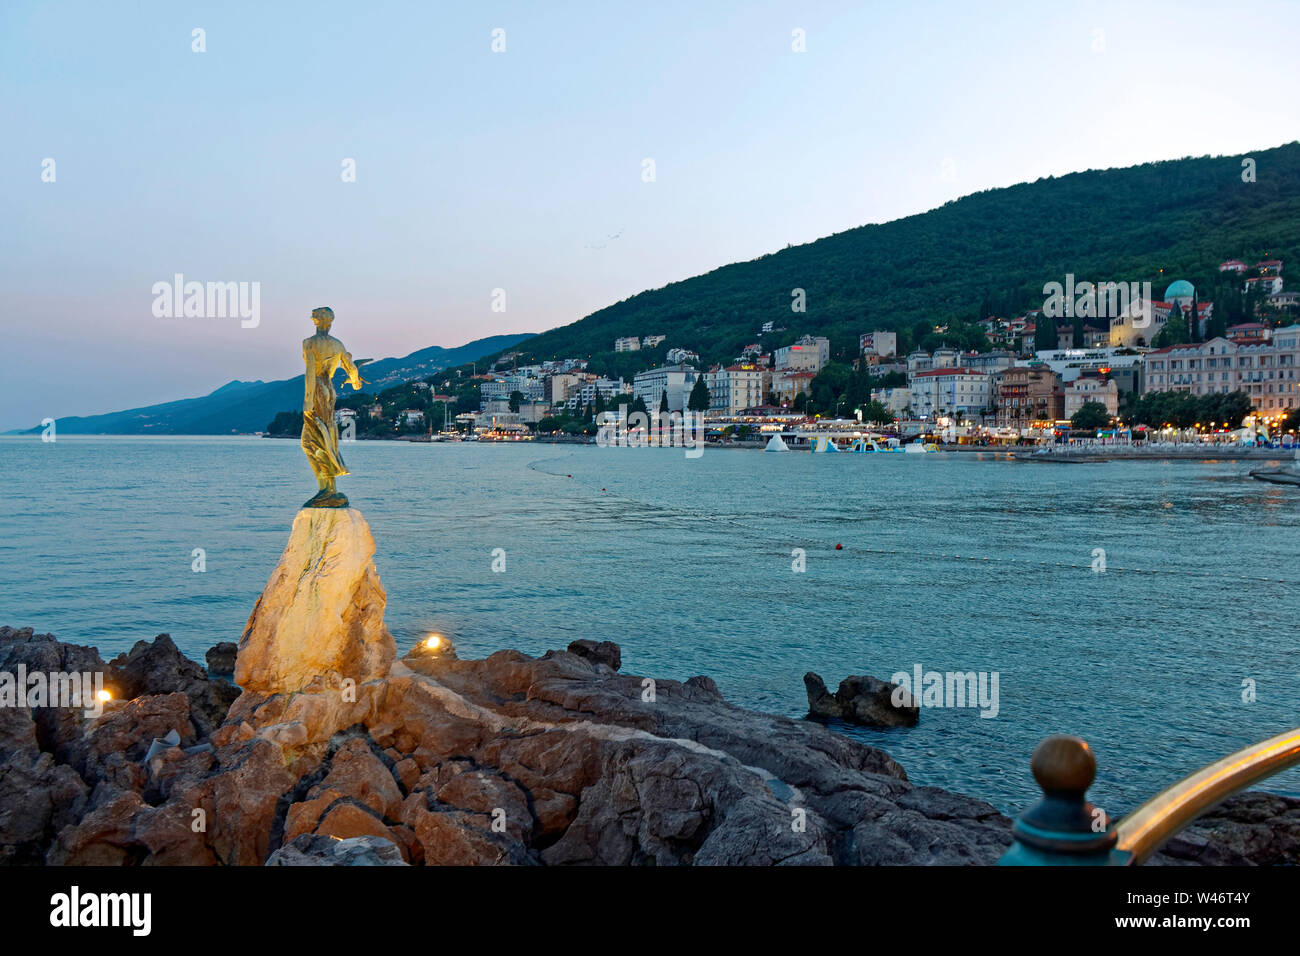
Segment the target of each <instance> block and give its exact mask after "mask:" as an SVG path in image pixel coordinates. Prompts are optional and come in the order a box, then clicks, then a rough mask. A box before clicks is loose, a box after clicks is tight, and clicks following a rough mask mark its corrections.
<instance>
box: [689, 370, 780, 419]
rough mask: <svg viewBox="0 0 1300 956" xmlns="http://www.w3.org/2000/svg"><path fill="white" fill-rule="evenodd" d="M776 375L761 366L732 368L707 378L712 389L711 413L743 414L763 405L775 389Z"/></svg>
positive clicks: (710, 392) (710, 398)
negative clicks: (774, 380) (774, 379)
mask: <svg viewBox="0 0 1300 956" xmlns="http://www.w3.org/2000/svg"><path fill="white" fill-rule="evenodd" d="M771 381H772V373H771V372H769V371H767V369H764V368H759V367H758V366H757V365H728V366H727V367H726V368H716V369H712V370H710V371H709V372H706V373H705V375H704V384H705V385H706V386H707V387H708V389H709V411H710V412H711V413H713V414H716V415H727V416H734V415H739V414H740V412H741V411H742V410H743V409H746V408H754V407H756V406H758V405H762V404H763V403H764V401H766V398H767V392H768V390H769V389H770V387H771Z"/></svg>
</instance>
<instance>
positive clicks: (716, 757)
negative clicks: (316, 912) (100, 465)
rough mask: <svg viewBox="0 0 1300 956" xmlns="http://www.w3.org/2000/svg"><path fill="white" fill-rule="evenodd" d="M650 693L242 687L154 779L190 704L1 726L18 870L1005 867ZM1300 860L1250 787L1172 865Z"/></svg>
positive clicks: (798, 731) (950, 799)
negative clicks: (354, 860)
mask: <svg viewBox="0 0 1300 956" xmlns="http://www.w3.org/2000/svg"><path fill="white" fill-rule="evenodd" d="M9 643H10V644H17V645H18V646H22V647H25V648H29V649H30V648H32V647H35V648H37V650H35V651H30V650H29V651H25V652H24V653H27V652H31V653H35V654H37V655H38V656H42V657H47V658H49V659H54V658H60V657H61V658H64V659H69V660H71V659H77V657H78V655H79V654H80V652H74V651H69V650H66V649H64V648H63V647H62V646H61V645H58V644H57V642H53V641H52V640H50V639H39V640H38V639H37V638H36V636H35V635H32V634H30V633H29V634H27V635H25V636H24V637H23V638H21V640H19V641H14V640H13V634H12V632H11V633H10V642H9ZM7 646H9V645H8V644H3V643H0V652H2V651H3V648H4V647H7ZM163 650H164V651H165V650H166V646H165V644H164V646H163ZM150 653H151V654H153V655H158V651H157V650H154V651H151V652H150ZM127 656H128V657H130V655H127ZM166 656H167V655H165V654H164V655H161V658H165V657H166ZM144 670H145V671H150V670H152V671H153V672H154V673H155V674H162V673H164V672H165V673H168V674H171V675H173V679H174V680H176V681H178V682H182V683H184V682H185V681H186V680H187V677H186V675H187V674H188V669H187V668H185V667H183V666H180V665H178V666H176V667H172V668H162V667H159V668H152V669H151V668H144ZM336 676H337V675H336ZM158 683H162V681H161V679H159V681H158ZM153 686H157V685H156V684H155V685H153ZM190 686H193V685H190ZM652 686H653V690H654V693H653V694H652V695H647V694H646V689H647V687H646V683H644V682H643V679H642V678H640V677H637V676H632V675H622V674H619V673H617V672H615V671H614V670H613V669H612V668H611V667H609V666H608V665H607V664H605V663H603V662H598V661H594V660H592V659H590V658H588V657H584V656H580V655H577V654H574V653H571V652H567V651H554V652H549V653H547V654H546V655H544V656H543V657H541V658H531V657H528V656H527V655H524V654H521V653H519V652H518V651H502V652H498V653H496V654H493V655H491V656H490V657H488V658H487V659H485V660H477V661H474V660H471V661H462V660H456V659H455V658H450V657H448V658H438V659H432V660H424V661H422V662H421V663H420V669H419V671H416V670H414V669H412V668H411V667H408V666H407V665H406V664H404V663H402V662H398V663H396V664H394V665H393V668H392V673H390V674H389V676H388V677H386V678H384V679H376V680H372V681H369V682H367V683H363V684H361V685H359V686H357V687H356V688H355V691H356V693H355V696H353V695H352V694H351V693H350V692H349V689H348V688H346V687H344V686H343V684H342V683H341V682H339V681H335V680H326V679H320V680H316V681H314V682H312V683H311V684H310V685H309V687H310V689H309V690H307V691H303V692H299V693H293V694H265V693H256V692H246V693H245V694H244V695H243V696H241V697H240V699H239V700H238V701H237V702H236V703H235V705H234V706H232V707H231V709H230V713H229V715H228V717H227V720H226V723H225V724H224V725H223V726H222V727H221V728H219V729H218V730H217V731H216V732H215V733H214V734H213V735H212V737H211V744H212V746H213V748H214V749H213V750H211V751H205V752H187V751H186V750H185V749H183V748H181V747H170V748H167V749H165V750H163V751H161V752H159V753H157V754H155V756H154V757H153V758H152V759H151V760H150V761H149V762H148V764H147V767H142V766H141V765H140V764H139V760H140V758H141V757H142V756H143V753H144V749H145V748H146V747H147V746H148V743H149V742H150V741H151V740H152V739H153V738H154V737H162V736H164V735H165V734H166V732H167V731H169V730H171V729H173V728H175V729H176V730H177V731H178V735H179V737H180V739H181V742H182V743H186V742H188V741H192V740H194V739H196V737H197V733H198V732H197V728H196V727H195V726H194V721H193V720H192V719H191V718H190V716H189V713H190V711H189V704H188V698H187V697H186V695H185V694H184V693H182V692H180V691H176V690H171V691H170V692H168V693H149V694H143V695H142V696H139V697H137V698H135V699H132V700H129V701H126V702H124V703H120V704H116V705H114V706H113V707H112V708H110V709H109V710H108V711H107V712H106V713H105V714H104V715H103V716H101V717H99V718H97V719H91V720H85V719H82V718H78V721H79V723H78V724H77V726H78V727H79V728H80V729H79V731H78V736H77V737H76V740H68V741H65V742H64V743H63V744H62V745H60V746H61V750H59V751H58V752H55V751H53V750H44V749H42V748H43V747H45V746H46V745H47V744H48V743H50V741H52V740H53V738H49V739H48V740H47V739H46V738H44V737H43V736H42V731H41V730H40V727H39V726H37V723H36V722H35V721H33V720H32V717H31V715H30V714H28V713H26V712H22V711H15V712H12V713H4V712H2V711H0V740H3V741H6V742H9V743H10V744H11V745H12V746H11V749H9V750H0V862H14V863H32V862H40V861H41V860H44V861H45V862H47V863H59V864H63V863H77V864H147V865H156V864H160V863H170V864H177V863H178V864H186V865H215V864H223V865H258V864H262V863H264V862H271V861H273V862H274V865H316V864H326V863H330V862H338V860H337V859H335V856H334V854H336V853H342V855H343V856H344V857H345V860H344V862H346V860H347V859H351V856H350V854H351V853H352V851H351V850H350V849H347V850H344V851H340V850H339V847H342V846H343V845H344V844H354V845H362V846H368V847H370V848H371V850H376V851H382V857H383V860H384V861H385V862H387V863H393V864H395V863H397V862H399V861H402V860H406V861H409V862H411V863H423V864H430V865H436V864H461V865H470V864H524V865H536V864H552V865H562V864H581V863H597V864H638V863H647V864H649V863H653V864H658V865H685V864H696V865H752V864H762V865H768V864H775V865H780V864H786V865H790V864H795V865H817V864H821V865H824V864H830V863H834V864H838V865H883V864H989V863H993V862H996V861H997V859H998V858H999V857H1000V856H1001V855H1002V853H1003V852H1004V850H1005V849H1006V848H1007V846H1008V845H1009V844H1010V840H1011V835H1010V821H1009V820H1008V819H1007V818H1006V817H1004V816H1003V815H1002V814H1000V813H999V812H998V811H997V810H996V809H995V808H993V807H992V806H990V805H989V804H987V803H985V802H983V801H981V800H975V799H972V798H970V797H966V796H963V795H961V794H956V793H951V792H948V791H945V790H941V789H938V788H935V787H918V786H915V785H913V784H912V783H910V782H909V781H908V780H907V776H906V774H905V773H904V772H903V769H902V768H901V767H900V766H899V765H898V764H897V763H895V762H894V761H893V760H892V759H891V758H890V757H889V756H888V755H887V754H885V753H883V752H882V751H880V750H878V749H876V748H873V747H869V746H865V745H863V744H860V743H858V742H855V741H852V740H849V739H847V738H845V737H843V736H841V735H838V734H835V733H832V732H830V731H829V730H828V729H826V728H825V727H822V726H820V725H819V724H817V723H815V722H809V721H796V720H789V719H787V718H784V717H777V716H772V715H766V714H758V713H754V712H751V711H747V710H743V709H741V708H739V707H735V706H733V705H731V704H728V703H727V702H726V701H725V700H724V699H723V698H722V695H721V694H720V693H719V692H718V691H717V688H716V686H714V685H713V682H712V681H710V680H708V679H707V678H703V677H697V678H692V679H691V680H689V681H687V682H685V683H679V682H677V681H672V680H656V681H654V682H652ZM157 689H158V690H164V689H165V688H163V687H157ZM197 692H198V693H202V689H201V688H200V689H199V690H198V691H197ZM67 726H68V727H71V726H73V725H72V724H68V725H67ZM60 753H62V754H63V755H64V756H66V757H67V758H68V759H67V760H65V759H64V758H63V757H61V756H60ZM200 823H201V824H202V825H200ZM356 840H361V841H367V842H364V843H362V844H356ZM371 841H373V842H371ZM1298 855H1300V801H1295V800H1289V799H1287V798H1284V797H1275V796H1272V795H1269V794H1257V793H1252V794H1245V795H1242V796H1239V797H1236V798H1233V800H1231V801H1228V802H1227V803H1225V804H1224V805H1222V806H1221V807H1220V808H1219V809H1218V810H1216V811H1215V812H1214V813H1212V814H1209V815H1207V816H1206V817H1205V818H1204V819H1203V820H1201V821H1198V822H1197V823H1196V824H1194V825H1193V826H1192V827H1191V828H1189V829H1188V830H1187V831H1185V832H1184V834H1182V835H1181V836H1180V837H1179V838H1178V839H1176V840H1175V841H1173V842H1171V843H1170V845H1169V846H1168V847H1167V848H1166V850H1165V852H1164V853H1162V854H1159V855H1158V856H1157V858H1156V859H1155V860H1153V862H1157V863H1189V862H1196V863H1210V862H1227V863H1243V862H1246V863H1249V862H1257V863H1288V862H1289V863H1296V862H1300V860H1298V859H1297V856H1298ZM359 856H360V857H363V858H365V857H367V853H360V854H359ZM268 858H270V859H269V860H268ZM372 862H373V861H372Z"/></svg>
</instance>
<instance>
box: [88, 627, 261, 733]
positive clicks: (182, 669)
mask: <svg viewBox="0 0 1300 956" xmlns="http://www.w3.org/2000/svg"><path fill="white" fill-rule="evenodd" d="M108 673H109V683H111V684H112V685H113V686H114V689H115V690H116V691H117V692H118V694H119V696H122V697H141V696H144V695H147V694H166V693H171V692H179V693H182V694H185V695H186V696H187V697H188V698H189V703H190V716H191V717H192V718H193V720H194V726H195V729H196V730H197V731H198V734H199V736H200V737H207V736H209V735H211V733H212V731H214V730H215V729H216V728H218V727H220V726H221V722H222V721H223V720H225V719H226V713H227V712H228V711H229V710H230V705H231V704H232V703H234V701H235V699H236V698H237V697H238V696H239V688H237V687H234V686H232V685H231V684H229V683H228V682H226V681H223V680H212V679H211V678H210V677H209V676H208V673H207V671H205V670H204V669H203V668H202V667H200V666H199V665H198V664H196V663H194V661H192V660H190V659H189V658H188V657H186V656H185V655H184V654H182V653H181V652H180V650H179V649H178V648H177V647H176V644H175V642H173V641H172V639H171V635H169V634H159V635H158V636H157V637H155V638H154V639H153V640H152V641H137V642H136V644H135V646H134V647H132V648H131V650H130V651H129V652H127V653H126V654H120V655H118V656H117V657H115V658H113V659H112V660H111V661H109V663H108Z"/></svg>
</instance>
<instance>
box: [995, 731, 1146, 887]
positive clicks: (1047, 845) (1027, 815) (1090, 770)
mask: <svg viewBox="0 0 1300 956" xmlns="http://www.w3.org/2000/svg"><path fill="white" fill-rule="evenodd" d="M1029 766H1030V769H1031V770H1033V772H1034V779H1035V780H1037V781H1038V785H1039V786H1040V787H1042V789H1043V799H1042V800H1040V801H1039V802H1038V803H1037V804H1035V805H1034V806H1033V807H1031V808H1030V809H1029V810H1027V811H1025V812H1024V813H1023V814H1021V815H1020V818H1019V819H1018V820H1016V822H1015V824H1014V826H1013V827H1012V828H1011V832H1012V835H1013V836H1014V837H1015V842H1014V843H1012V844H1011V848H1010V849H1009V850H1007V852H1006V853H1004V854H1003V855H1002V859H1000V860H999V861H998V866H1127V865H1128V864H1129V863H1130V862H1131V861H1132V854H1130V853H1127V852H1125V851H1122V850H1116V849H1115V841H1116V839H1117V835H1116V833H1115V827H1114V826H1113V825H1112V824H1111V822H1110V820H1109V818H1107V816H1106V814H1105V813H1104V812H1103V811H1102V810H1101V809H1100V808H1098V807H1094V806H1093V805H1092V804H1091V803H1089V802H1088V801H1087V799H1086V795H1087V793H1088V788H1089V787H1090V786H1092V781H1093V778H1095V777H1096V775H1097V761H1096V758H1094V757H1093V755H1092V748H1091V747H1089V746H1088V744H1087V741H1085V740H1083V739H1082V738H1080V737H1067V736H1056V737H1048V738H1047V739H1046V740H1044V741H1043V742H1042V743H1040V744H1039V745H1038V746H1037V747H1036V748H1034V754H1033V756H1032V757H1031V758H1030V760H1029Z"/></svg>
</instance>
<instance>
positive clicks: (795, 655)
mask: <svg viewBox="0 0 1300 956" xmlns="http://www.w3.org/2000/svg"><path fill="white" fill-rule="evenodd" d="M345 456H346V458H347V460H348V463H349V466H350V467H351V468H352V470H353V472H354V474H353V476H351V477H349V478H345V479H343V481H342V487H343V490H345V491H346V492H347V494H348V495H349V497H350V498H351V500H352V504H353V506H354V507H357V508H359V509H360V510H361V511H362V513H363V514H364V515H365V516H366V518H367V519H368V520H369V522H370V525H371V527H372V529H373V531H374V534H375V539H376V542H377V545H378V551H377V554H376V557H375V560H376V564H377V565H378V568H379V573H380V577H381V579H382V580H383V583H384V585H385V587H386V588H387V591H388V622H389V626H390V627H391V629H392V631H393V633H394V635H395V636H396V637H397V640H398V644H399V649H400V651H405V649H406V648H408V647H410V646H411V645H412V644H414V643H415V642H416V641H417V640H418V639H419V638H420V637H421V636H422V635H424V634H425V633H427V632H428V631H431V630H436V631H440V632H443V633H445V634H448V635H450V636H451V637H452V638H453V639H454V640H455V642H456V645H457V648H458V651H459V653H460V654H461V656H463V657H467V656H468V657H480V656H485V655H487V654H489V653H491V652H492V651H495V650H498V649H501V648H519V649H520V650H523V651H525V652H527V653H530V654H540V653H542V652H544V651H545V650H547V649H548V648H562V647H564V646H565V645H567V644H568V642H569V641H571V640H574V639H575V638H579V637H589V638H597V639H609V640H614V641H617V642H618V643H619V644H621V645H622V647H623V659H624V670H625V671H627V672H631V673H636V674H648V675H655V676H660V677H669V678H675V679H685V678H687V677H691V676H692V675H695V674H708V675H710V676H712V677H713V678H714V679H715V680H716V681H717V682H718V685H719V687H720V688H721V689H722V691H723V693H724V694H725V695H726V696H727V698H728V699H729V700H731V701H733V702H735V703H738V704H742V705H744V706H747V707H751V708H755V709H758V710H764V711H770V712H775V713H782V714H788V715H790V716H800V715H802V714H803V713H804V712H805V711H806V709H807V708H806V697H805V694H804V688H803V682H802V677H803V674H804V672H805V671H809V670H813V671H816V672H818V673H820V674H821V675H822V676H823V677H824V678H825V679H826V682H827V684H828V685H830V686H831V688H832V689H833V688H834V686H835V685H836V684H837V683H838V682H839V680H840V679H841V678H842V677H844V676H846V675H848V674H864V673H865V674H874V675H876V676H878V677H881V678H888V677H889V676H890V674H892V673H894V672H895V671H900V670H902V671H909V672H910V671H911V670H912V669H913V666H914V665H916V664H921V665H922V666H923V668H924V669H926V670H937V671H986V672H997V673H998V675H999V697H1000V700H999V705H1000V709H999V713H998V715H997V717H996V718H993V719H985V718H981V717H980V716H979V712H978V710H975V709H929V710H925V711H924V712H923V713H922V715H921V720H920V723H919V725H918V726H916V727H914V728H910V729H901V730H892V731H866V730H846V731H845V732H848V733H851V734H854V735H856V736H858V737H860V738H861V739H863V740H865V741H867V742H869V743H872V744H875V745H877V746H880V747H883V748H884V749H885V750H887V751H888V752H890V753H891V754H892V755H893V756H894V757H896V758H897V759H898V760H899V761H900V762H901V763H902V764H903V765H904V766H905V767H906V768H907V770H908V773H909V775H910V776H911V777H912V779H913V780H915V781H917V782H918V783H923V784H934V785H938V786H944V787H948V788H952V789H957V790H961V791H963V792H966V793H970V794H972V795H976V796H980V797H983V798H985V799H988V800H990V801H991V802H993V803H994V804H996V805H997V806H999V807H1000V808H1002V809H1003V810H1006V811H1008V812H1017V811H1019V810H1021V809H1023V808H1024V807H1026V806H1027V805H1028V804H1029V803H1031V802H1032V801H1033V800H1034V798H1035V796H1036V793H1037V791H1036V788H1035V786H1034V784H1033V781H1032V779H1031V778H1030V775H1029V770H1028V761H1029V754H1030V752H1031V751H1032V749H1033V747H1034V745H1035V744H1036V743H1037V742H1038V741H1039V740H1040V739H1041V738H1042V737H1043V736H1045V735H1047V734H1051V733H1060V732H1065V733H1075V734H1079V735H1082V736H1084V737H1085V738H1087V739H1088V740H1089V741H1090V742H1091V743H1092V744H1093V747H1094V748H1095V750H1096V753H1097V757H1098V761H1099V764H1100V772H1099V775H1098V782H1097V784H1096V786H1095V787H1094V789H1093V794H1092V795H1093V799H1094V800H1095V802H1097V803H1098V804H1099V805H1100V806H1103V807H1105V808H1106V809H1107V810H1109V811H1110V812H1111V813H1112V814H1115V813H1121V812H1124V811H1125V810H1127V809H1130V808H1132V807H1133V806H1134V805H1136V804H1137V803H1138V802H1140V801H1141V800H1143V799H1145V798H1146V797H1147V796H1149V795H1151V794H1152V793H1154V792H1155V791H1156V790H1158V789H1159V788H1160V787H1162V786H1164V785H1166V784H1168V783H1170V782H1172V781H1173V780H1175V779H1177V778H1178V777H1180V776H1182V775H1183V774H1185V773H1188V772H1190V771H1192V770H1195V769H1197V768H1199V767H1200V766H1202V765H1204V764H1205V763H1207V762H1209V761H1211V760H1213V759H1216V758H1217V757H1219V756H1222V755H1224V754H1226V753H1228V752H1230V751H1232V750H1234V749H1236V748H1238V747H1241V746H1244V745H1245V744H1247V743H1250V742H1253V741H1256V740H1260V739H1263V738H1265V737H1267V736H1270V735H1272V734H1275V733H1278V732H1280V731H1282V730H1285V729H1287V728H1290V727H1294V726H1296V725H1297V723H1300V659H1298V658H1297V655H1296V644H1297V641H1296V624H1297V621H1298V620H1300V596H1298V594H1297V588H1296V585H1295V574H1296V569H1297V568H1298V567H1300V535H1298V534H1297V530H1300V489H1295V488H1288V487H1284V486H1281V487H1280V486H1274V485H1265V484H1261V483H1258V482H1255V481H1252V480H1250V479H1249V478H1247V477H1246V471H1247V470H1248V469H1249V467H1250V466H1248V465H1246V464H1244V463H1242V464H1223V463H1191V462H1179V463H1155V462H1140V463H1136V462H1135V463H1127V462H1125V463H1103V464H1079V465H1060V464H1036V463H1034V464H1028V463H1012V462H1008V461H1005V460H996V459H994V458H992V457H989V456H975V455H969V454H961V455H955V454H941V455H924V456H920V455H898V456H861V455H839V456H828V455H818V456H813V455H808V454H802V453H796V454H789V455H770V454H763V453H762V452H757V451H723V450H708V451H706V452H705V454H704V455H703V457H702V458H699V459H697V460H687V459H686V458H685V456H684V455H683V453H682V452H681V450H671V449H599V448H595V447H584V446H550V445H534V444H524V445H474V444H451V445H413V444H406V443H386V442H360V443H355V444H349V445H348V446H346V449H345ZM1255 467H1258V463H1256V464H1255ZM0 474H3V476H4V485H5V491H4V503H3V506H2V507H3V515H4V518H3V532H4V533H3V535H0V582H3V584H2V586H0V623H7V624H11V625H15V626H22V625H31V626H33V627H35V628H36V629H37V630H39V631H50V632H53V633H55V634H57V635H58V636H59V637H60V638H61V639H63V640H67V641H73V642H77V643H87V644H94V645H97V646H98V647H99V649H100V651H101V653H103V654H104V656H105V657H106V658H107V657H109V656H111V655H113V654H116V653H118V652H120V651H123V650H126V649H128V648H129V647H130V646H131V645H132V644H133V643H134V642H135V641H137V640H140V639H142V638H151V637H153V636H154V635H155V634H157V633H160V632H163V631H166V632H168V633H170V634H171V635H172V637H173V638H174V639H175V640H176V642H177V644H178V645H180V647H181V648H182V649H183V650H184V651H185V652H186V653H188V654H189V655H190V656H191V657H193V658H195V659H196V660H200V661H201V660H202V659H203V652H204V650H205V649H206V648H208V647H209V646H211V645H212V644H214V643H215V642H217V641H225V640H238V638H239V635H240V631H241V630H242V628H243V625H244V623H245V621H246V619H247V617H248V614H249V612H250V611H251V609H252V607H253V603H254V601H255V599H256V597H257V595H258V594H259V593H260V591H261V589H262V587H263V586H264V585H265V583H266V579H267V577H268V575H269V574H270V571H271V569H272V568H273V567H274V565H275V563H276V560H277V559H278V557H279V554H280V551H281V550H282V549H283V547H284V544H285V540H286V536H287V533H288V529H289V525H290V522H291V521H292V519H293V516H294V514H295V512H296V511H297V509H298V506H299V505H300V504H301V503H302V502H303V501H305V500H306V499H307V498H308V497H310V495H311V494H313V493H314V491H315V487H314V482H313V481H312V478H311V475H310V472H309V470H308V468H307V464H306V461H305V459H304V458H303V455H302V452H301V450H300V448H299V447H298V443H297V442H295V441H276V440H265V439H241V438H231V439H207V438H204V439H135V438H89V437H76V436H73V437H62V438H60V439H59V440H58V441H57V442H56V443H42V442H40V441H39V440H38V439H36V438H32V437H24V438H7V439H0ZM837 543H841V544H842V545H843V549H842V550H839V551H837V550H835V545H836V544H837ZM195 548H202V549H204V551H205V553H206V564H207V570H206V571H205V572H203V573H195V572H193V571H192V570H191V562H192V557H191V554H192V551H193V549H195ZM496 548H503V549H505V552H506V570H505V572H504V573H495V572H493V570H492V551H493V549H496ZM795 548H802V549H804V550H805V551H806V554H807V558H806V561H807V570H806V572H804V573H802V574H798V573H794V572H793V571H792V560H793V559H792V557H791V552H792V550H793V549H795ZM1097 548H1101V549H1104V550H1105V554H1106V562H1107V568H1108V569H1107V571H1106V573H1104V574H1098V573H1094V572H1093V571H1092V570H1091V568H1090V565H1091V564H1092V562H1093V559H1094V549H1097ZM986 559H987V560H986ZM1013 559H1014V560H1013ZM1126 569H1134V570H1126ZM1245 679H1251V680H1253V681H1255V686H1256V693H1257V700H1256V701H1255V702H1254V703H1249V704H1248V703H1243V701H1242V682H1243V680H1245ZM1270 786H1271V788H1272V789H1276V790H1279V791H1284V792H1297V791H1300V773H1297V772H1292V773H1289V774H1287V775H1285V776H1281V777H1277V778H1274V780H1273V782H1272V783H1271V784H1270Z"/></svg>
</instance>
